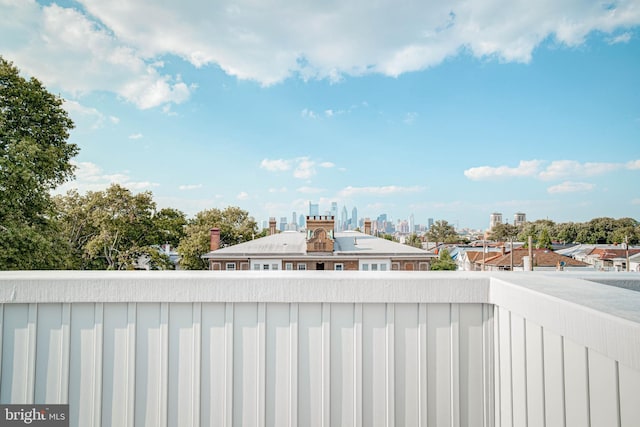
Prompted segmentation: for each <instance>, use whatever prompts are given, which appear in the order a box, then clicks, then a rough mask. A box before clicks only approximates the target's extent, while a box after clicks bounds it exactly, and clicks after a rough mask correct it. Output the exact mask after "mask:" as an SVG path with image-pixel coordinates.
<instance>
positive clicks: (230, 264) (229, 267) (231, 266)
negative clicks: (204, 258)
mask: <svg viewBox="0 0 640 427" xmlns="http://www.w3.org/2000/svg"><path fill="white" fill-rule="evenodd" d="M225 269H227V270H235V269H236V263H235V262H228V263H227V264H226V265H225Z"/></svg>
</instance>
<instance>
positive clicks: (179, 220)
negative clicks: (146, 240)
mask: <svg viewBox="0 0 640 427" xmlns="http://www.w3.org/2000/svg"><path fill="white" fill-rule="evenodd" d="M152 222H153V226H154V229H155V232H156V233H157V235H156V236H155V241H156V242H157V243H158V244H164V243H168V244H169V245H171V247H172V248H176V247H178V245H179V244H180V240H182V238H183V237H184V236H185V231H184V228H185V227H186V225H187V216H186V215H185V214H184V212H182V211H180V210H178V209H173V208H164V209H160V211H159V212H157V213H156V214H155V215H154V216H153V220H152Z"/></svg>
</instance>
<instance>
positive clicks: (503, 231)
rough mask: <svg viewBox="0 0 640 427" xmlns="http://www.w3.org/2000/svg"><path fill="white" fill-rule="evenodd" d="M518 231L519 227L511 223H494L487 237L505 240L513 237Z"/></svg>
mask: <svg viewBox="0 0 640 427" xmlns="http://www.w3.org/2000/svg"><path fill="white" fill-rule="evenodd" d="M519 232H520V228H518V227H516V226H515V225H512V224H502V223H500V224H496V225H494V226H493V228H492V229H491V232H490V233H489V238H490V239H491V240H495V241H507V240H511V239H515V238H516V237H517V236H518V233H519Z"/></svg>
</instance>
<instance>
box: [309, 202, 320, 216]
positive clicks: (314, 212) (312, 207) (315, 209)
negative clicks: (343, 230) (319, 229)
mask: <svg viewBox="0 0 640 427" xmlns="http://www.w3.org/2000/svg"><path fill="white" fill-rule="evenodd" d="M318 215H320V206H319V205H318V204H317V203H311V201H309V216H318Z"/></svg>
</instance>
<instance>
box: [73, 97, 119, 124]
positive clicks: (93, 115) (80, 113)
mask: <svg viewBox="0 0 640 427" xmlns="http://www.w3.org/2000/svg"><path fill="white" fill-rule="evenodd" d="M63 106H64V109H65V110H66V111H68V112H69V115H70V116H71V118H72V119H73V120H74V122H81V121H83V120H85V119H87V120H89V121H90V122H91V124H90V128H91V129H100V128H102V127H103V126H104V123H105V121H106V120H107V117H106V116H105V115H104V114H102V113H101V112H100V111H98V109H96V108H93V107H87V106H85V105H82V104H81V103H79V102H77V101H72V100H68V99H67V100H65V101H64V105H63ZM114 119H116V120H115V121H114ZM109 121H111V123H114V124H117V123H118V119H117V118H115V117H110V118H109Z"/></svg>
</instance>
